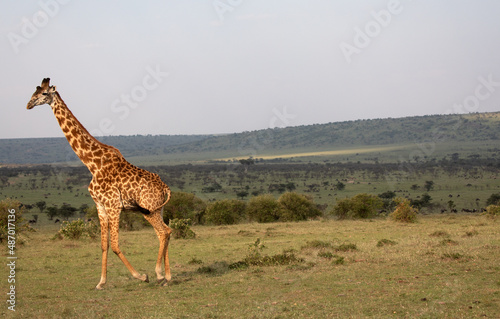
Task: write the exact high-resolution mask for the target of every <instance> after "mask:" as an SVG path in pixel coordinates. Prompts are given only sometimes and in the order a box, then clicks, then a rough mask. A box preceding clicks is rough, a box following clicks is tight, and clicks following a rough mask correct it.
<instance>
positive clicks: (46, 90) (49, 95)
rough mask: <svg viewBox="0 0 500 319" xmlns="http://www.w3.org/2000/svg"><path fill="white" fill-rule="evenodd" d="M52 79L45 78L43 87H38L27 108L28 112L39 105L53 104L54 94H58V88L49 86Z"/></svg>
mask: <svg viewBox="0 0 500 319" xmlns="http://www.w3.org/2000/svg"><path fill="white" fill-rule="evenodd" d="M49 82H50V79H49V78H45V79H43V81H42V85H41V86H37V87H36V91H35V93H33V96H31V100H30V101H29V102H28V105H27V106H26V108H27V109H28V110H30V109H32V108H34V107H35V106H37V105H43V104H49V105H50V104H51V103H52V100H53V99H54V94H55V93H56V87H55V86H50V85H49Z"/></svg>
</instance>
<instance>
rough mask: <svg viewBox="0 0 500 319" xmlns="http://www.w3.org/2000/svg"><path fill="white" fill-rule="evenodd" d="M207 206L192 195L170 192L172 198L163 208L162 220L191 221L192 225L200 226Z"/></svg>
mask: <svg viewBox="0 0 500 319" xmlns="http://www.w3.org/2000/svg"><path fill="white" fill-rule="evenodd" d="M206 208H207V204H205V202H204V201H203V200H201V199H200V198H198V197H196V196H195V195H194V194H191V193H185V192H172V197H171V198H170V200H169V201H168V203H167V204H166V205H165V207H164V208H163V219H164V220H165V223H167V224H168V223H169V220H170V219H188V218H189V219H191V221H192V222H193V223H194V224H201V223H202V217H203V214H204V213H205V209H206Z"/></svg>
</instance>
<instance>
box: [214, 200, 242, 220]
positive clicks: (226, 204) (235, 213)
mask: <svg viewBox="0 0 500 319" xmlns="http://www.w3.org/2000/svg"><path fill="white" fill-rule="evenodd" d="M245 206H246V204H245V202H243V201H240V200H236V199H224V200H220V201H216V202H214V203H212V204H210V205H209V206H208V207H207V210H206V212H205V218H206V221H207V223H209V224H212V225H232V224H236V223H238V222H239V221H240V220H241V219H242V218H243V216H244V215H245Z"/></svg>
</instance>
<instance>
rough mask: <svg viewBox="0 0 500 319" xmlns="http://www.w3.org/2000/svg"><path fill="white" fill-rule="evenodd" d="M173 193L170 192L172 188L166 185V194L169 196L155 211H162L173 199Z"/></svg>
mask: <svg viewBox="0 0 500 319" xmlns="http://www.w3.org/2000/svg"><path fill="white" fill-rule="evenodd" d="M171 193H172V192H171V191H170V187H168V186H167V185H165V188H164V194H165V195H166V196H167V199H166V200H165V201H164V202H163V204H161V205H160V206H158V207H157V208H156V209H154V210H158V209H161V208H163V206H165V205H166V204H167V203H168V201H169V200H170V197H171Z"/></svg>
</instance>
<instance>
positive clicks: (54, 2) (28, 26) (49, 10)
mask: <svg viewBox="0 0 500 319" xmlns="http://www.w3.org/2000/svg"><path fill="white" fill-rule="evenodd" d="M70 1H71V0H40V1H38V6H39V10H38V11H37V12H35V13H34V14H33V15H32V16H31V17H28V18H27V17H23V18H22V19H21V27H20V30H18V31H17V32H9V33H8V34H7V38H8V39H9V43H10V45H11V46H12V49H13V50H14V53H16V54H17V53H19V51H20V48H21V47H22V46H23V45H24V46H26V45H27V44H28V43H29V42H30V40H32V39H33V38H34V37H36V36H37V35H38V33H39V32H40V30H41V29H43V28H45V27H46V26H47V25H48V24H49V22H50V20H51V19H53V18H54V17H56V16H57V15H58V14H59V12H60V10H61V7H62V6H64V5H66V4H68V3H69V2H70Z"/></svg>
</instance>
